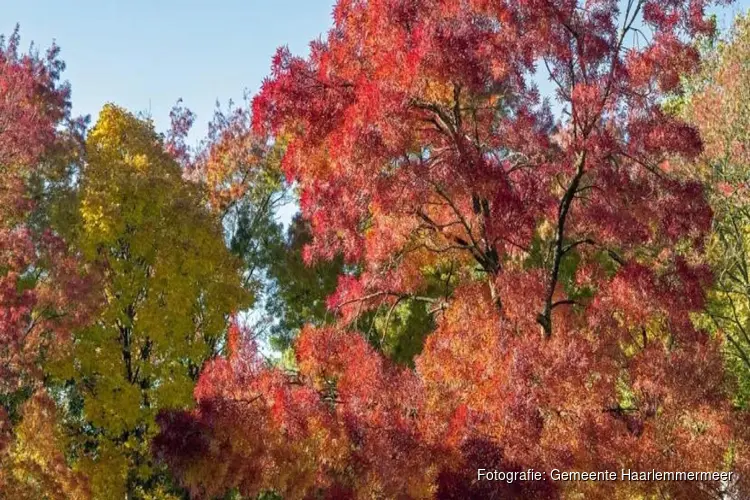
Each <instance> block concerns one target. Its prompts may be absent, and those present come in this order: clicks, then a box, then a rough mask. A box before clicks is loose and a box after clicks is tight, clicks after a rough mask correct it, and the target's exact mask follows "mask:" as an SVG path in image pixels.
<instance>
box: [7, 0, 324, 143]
mask: <svg viewBox="0 0 750 500" xmlns="http://www.w3.org/2000/svg"><path fill="white" fill-rule="evenodd" d="M332 5H333V0H307V1H305V0H213V1H206V0H203V1H200V0H179V1H178V0H130V1H122V0H121V1H114V0H76V1H74V2H67V1H60V0H0V12H2V21H1V22H0V32H2V33H6V34H8V33H10V32H11V31H12V30H13V27H14V25H15V24H16V23H20V25H21V45H22V47H24V48H26V47H28V44H29V43H30V42H31V41H32V40H33V41H34V42H35V43H36V44H37V45H38V46H40V47H44V48H46V47H48V46H49V45H50V44H51V43H52V41H53V40H56V41H57V43H58V45H60V47H61V49H62V58H63V60H64V61H65V62H66V64H67V69H66V71H65V74H64V77H65V78H66V79H67V80H69V81H70V82H71V85H72V89H73V106H74V112H75V113H76V114H91V115H92V118H93V119H96V115H97V113H98V111H99V109H101V107H102V105H104V104H105V103H107V102H115V103H116V104H119V105H121V106H124V107H126V108H128V109H130V110H131V111H135V112H138V111H148V110H149V106H150V111H151V115H152V117H153V118H154V120H155V122H156V125H157V128H159V129H160V130H164V129H166V127H167V126H168V124H169V110H170V108H171V107H172V105H173V104H174V103H175V102H176V100H177V99H178V98H180V97H182V98H183V99H184V101H185V104H186V106H188V107H189V108H190V109H192V110H193V111H194V112H196V113H197V115H198V120H197V122H196V126H195V129H194V131H193V133H192V134H191V139H192V140H197V139H199V138H200V137H201V136H202V135H203V134H204V133H205V131H206V124H207V121H208V120H209V119H210V117H211V116H212V113H213V109H214V105H215V102H216V100H217V99H219V100H220V101H221V102H222V104H225V103H226V102H227V101H228V100H229V99H230V98H232V99H234V100H235V101H238V102H239V101H241V100H242V96H243V90H244V89H245V88H247V89H248V90H250V91H252V92H254V91H256V90H257V89H258V88H259V86H260V84H261V82H262V80H263V78H264V77H265V76H266V75H267V74H268V72H269V69H270V64H271V57H272V56H273V53H274V51H275V50H276V48H277V47H278V46H280V45H285V44H286V45H289V47H290V48H291V50H292V51H293V52H295V53H306V51H307V45H308V43H309V41H310V40H312V39H314V38H317V37H318V36H320V35H321V34H324V33H325V32H326V31H327V30H328V28H329V27H330V25H331V11H332Z"/></svg>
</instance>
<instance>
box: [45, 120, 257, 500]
mask: <svg viewBox="0 0 750 500" xmlns="http://www.w3.org/2000/svg"><path fill="white" fill-rule="evenodd" d="M86 147H87V163H86V165H85V166H84V168H83V170H82V175H81V191H80V205H79V215H80V223H79V226H78V228H77V230H76V233H77V234H76V237H77V239H78V241H79V245H80V247H81V249H82V251H83V253H84V255H85V256H86V258H87V259H88V260H89V261H90V262H93V263H96V264H97V265H98V266H100V268H101V270H102V271H101V272H102V274H103V285H102V288H101V293H102V294H103V299H104V302H105V305H104V307H103V308H102V310H101V312H100V314H99V315H98V317H97V318H96V320H95V321H94V322H93V323H92V324H91V325H90V326H89V327H87V328H85V329H83V330H81V331H80V332H79V334H78V335H77V337H76V339H75V347H74V352H73V356H72V360H71V362H70V363H69V364H68V365H67V366H65V367H60V373H59V375H61V376H62V378H63V379H66V380H68V382H69V383H68V385H69V386H72V387H74V389H73V390H72V391H71V392H70V395H69V397H68V398H67V400H68V401H70V402H71V404H70V408H69V409H70V416H69V418H70V419H71V420H72V421H73V422H74V423H75V424H76V425H77V426H78V433H79V436H80V439H79V443H78V446H77V447H75V450H74V454H75V455H77V461H78V468H79V469H81V470H84V471H86V472H87V473H88V475H89V476H90V478H91V488H92V492H93V494H94V497H95V498H124V497H126V498H167V497H169V493H168V491H169V489H170V485H169V480H168V478H167V477H166V476H164V471H163V470H161V469H160V468H159V467H158V465H157V464H155V463H153V461H152V459H151V458H150V441H151V438H152V436H153V435H154V434H155V432H156V431H157V428H156V424H155V415H156V414H157V412H158V411H159V410H162V409H166V408H184V407H187V406H189V405H190V404H191V400H192V389H193V385H194V380H195V379H196V377H197V375H198V373H199V371H200V368H201V366H202V364H203V362H204V361H205V360H207V359H209V358H211V357H213V356H215V355H216V354H217V353H218V352H220V351H221V348H222V346H223V338H224V337H223V335H224V333H225V330H226V325H227V320H228V318H229V316H230V315H231V314H232V313H233V312H235V311H237V310H239V309H242V308H245V307H248V306H249V305H250V303H251V297H250V296H249V294H248V293H247V292H245V291H244V289H243V288H242V285H241V276H240V263H239V262H238V261H237V260H236V259H235V258H234V257H232V256H231V254H230V253H229V251H228V250H227V248H226V247H225V245H224V240H223V239H222V231H221V225H220V223H219V221H218V219H217V218H216V217H215V216H213V215H212V214H211V213H210V212H209V210H208V209H207V208H206V207H205V205H204V203H202V201H201V200H202V199H203V194H202V193H201V192H200V189H199V187H197V186H196V185H195V184H193V183H190V182H189V181H186V180H184V179H183V176H182V170H181V167H180V166H179V164H178V163H177V162H176V161H175V159H174V158H173V157H172V156H170V155H169V153H168V152H167V150H166V149H165V147H164V141H163V138H162V137H161V136H160V135H159V134H157V133H156V132H155V131H154V128H153V125H152V123H151V122H150V121H147V120H142V119H139V118H137V117H136V116H134V115H132V114H130V113H128V112H127V111H125V110H123V109H121V108H119V107H117V106H114V105H107V106H105V107H104V108H103V110H102V111H101V114H100V116H99V121H98V122H97V124H96V126H95V127H94V128H93V129H92V130H91V132H90V134H89V136H88V139H87V143H86Z"/></svg>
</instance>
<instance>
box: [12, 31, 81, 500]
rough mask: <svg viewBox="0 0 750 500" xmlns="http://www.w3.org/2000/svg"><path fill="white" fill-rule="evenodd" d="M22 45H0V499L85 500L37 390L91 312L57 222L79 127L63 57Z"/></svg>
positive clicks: (77, 263) (49, 405)
mask: <svg viewBox="0 0 750 500" xmlns="http://www.w3.org/2000/svg"><path fill="white" fill-rule="evenodd" d="M19 44H20V36H19V31H18V28H16V30H15V31H14V32H13V34H12V35H11V36H10V37H9V38H8V39H5V38H2V39H1V40H0V89H2V90H1V93H2V99H1V100H0V101H1V102H0V497H2V498H11V497H12V498H43V497H52V498H59V497H60V496H61V495H63V494H64V495H67V496H68V497H69V498H81V497H83V496H85V492H86V485H85V480H84V478H82V477H80V476H79V475H77V474H75V473H73V472H72V471H71V470H70V469H69V468H68V466H67V463H66V460H65V456H64V454H63V448H64V440H63V439H62V438H61V431H60V429H59V427H58V426H57V423H56V422H55V411H54V404H53V401H52V400H51V399H50V398H49V396H48V395H47V394H46V393H44V391H43V389H42V385H43V382H44V365H45V364H46V363H48V362H50V361H53V360H57V359H60V358H61V357H62V356H65V355H66V354H67V352H68V349H69V347H70V339H71V336H72V331H73V330H74V329H75V328H77V327H80V326H81V325H83V324H85V323H86V321H88V318H89V317H90V313H91V312H92V309H93V308H94V307H95V305H96V302H95V300H92V295H91V294H90V293H89V290H90V287H91V286H92V284H93V283H94V282H95V280H92V276H91V275H90V273H89V272H88V269H86V266H85V265H84V264H83V263H82V261H81V259H80V258H79V255H78V254H77V253H76V252H75V250H74V249H71V248H70V245H69V244H68V242H66V240H65V239H64V238H63V237H62V234H61V228H60V227H58V226H56V225H55V224H53V219H54V218H55V217H54V213H53V212H54V205H55V203H54V200H55V199H56V198H57V197H58V196H59V195H61V194H62V193H63V192H64V191H65V188H66V187H67V185H68V182H67V181H68V180H69V177H68V175H69V174H70V171H71V169H73V168H75V166H76V165H77V164H78V163H77V160H78V154H79V152H80V131H81V126H82V124H83V120H79V119H73V118H72V117H71V114H70V99H69V98H70V89H69V87H68V85H67V84H66V83H62V82H61V81H60V78H61V75H62V71H63V70H64V67H65V65H64V63H63V62H62V61H61V60H60V58H59V49H58V48H57V47H56V46H54V45H53V46H52V47H50V48H49V50H47V52H46V54H44V55H40V54H39V53H38V51H36V50H34V49H33V48H32V50H30V51H29V53H26V54H22V53H21V52H20V51H19Z"/></svg>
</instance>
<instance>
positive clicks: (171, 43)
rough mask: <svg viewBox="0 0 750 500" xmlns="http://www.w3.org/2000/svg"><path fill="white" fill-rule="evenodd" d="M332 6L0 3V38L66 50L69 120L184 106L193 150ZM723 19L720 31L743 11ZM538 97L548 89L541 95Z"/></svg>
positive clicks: (325, 22)
mask: <svg viewBox="0 0 750 500" xmlns="http://www.w3.org/2000/svg"><path fill="white" fill-rule="evenodd" d="M332 5H333V0H213V1H209V0H179V1H178V0H131V1H124V0H120V1H114V0H76V1H75V2H65V1H60V0H0V12H2V22H0V32H3V33H9V32H10V31H11V30H12V29H13V26H14V25H15V23H16V22H18V23H20V25H21V36H22V45H23V46H24V47H25V46H27V44H28V43H30V42H31V41H32V40H33V41H34V42H35V43H36V44H38V45H39V46H41V47H47V46H48V45H49V44H50V43H51V42H52V41H53V40H56V41H57V43H58V44H59V45H60V46H61V48H62V57H63V59H64V60H65V61H66V63H67V65H68V67H67V70H66V72H65V78H66V79H68V80H69V81H70V82H71V85H72V88H73V104H74V111H75V112H76V113H77V114H91V115H92V117H93V118H94V119H95V118H96V115H97V113H98V111H99V109H101V107H102V105H103V104H105V103H106V102H115V103H117V104H119V105H122V106H124V107H126V108H128V109H130V110H131V111H135V112H138V111H149V110H150V113H151V116H152V117H153V118H154V120H155V122H156V125H157V128H159V129H160V130H164V129H165V128H166V127H167V126H168V123H169V118H168V116H169V110H170V108H171V107H172V105H173V104H174V103H175V102H176V100H177V99H178V98H180V97H182V98H183V99H184V101H185V104H186V105H187V106H188V107H189V108H190V109H192V110H193V111H194V112H196V113H197V115H198V120H197V123H196V127H195V128H194V130H193V133H192V134H191V141H196V140H198V139H199V138H200V137H201V136H202V135H203V134H204V133H205V131H206V123H207V121H208V120H209V119H210V117H211V115H212V112H213V109H214V104H215V102H216V100H217V99H219V100H220V101H221V102H222V103H226V102H227V100H228V99H230V98H232V99H234V100H235V101H238V102H239V101H241V99H242V95H243V91H244V89H248V90H250V91H251V92H254V91H256V90H257V89H258V87H259V86H260V84H261V82H262V80H263V78H264V77H265V76H266V75H267V74H268V71H269V68H270V61H271V57H272V55H273V53H274V51H275V50H276V48H277V47H278V46H280V45H285V44H286V45H289V47H290V48H291V50H292V52H294V53H297V54H300V53H306V51H307V45H308V43H309V41H310V40H312V39H314V38H316V37H318V36H320V35H322V34H325V32H326V31H327V30H328V28H329V27H330V25H331V10H332ZM748 6H750V0H740V1H739V2H737V3H735V4H734V5H733V6H731V7H729V8H724V9H722V10H721V11H720V12H719V22H720V26H722V27H726V26H729V25H730V24H731V19H732V18H733V17H734V14H736V13H737V12H739V11H741V10H746V9H747V8H748ZM542 86H543V87H544V84H543V85H542Z"/></svg>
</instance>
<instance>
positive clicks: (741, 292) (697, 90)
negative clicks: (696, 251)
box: [675, 16, 750, 459]
mask: <svg viewBox="0 0 750 500" xmlns="http://www.w3.org/2000/svg"><path fill="white" fill-rule="evenodd" d="M705 51H706V53H707V57H706V58H705V61H704V64H703V67H702V70H701V72H700V73H699V74H697V75H695V76H694V77H693V78H692V79H690V80H689V81H688V84H689V86H690V92H689V93H688V94H687V95H686V96H685V97H684V99H682V100H681V101H678V102H677V106H676V107H675V108H676V109H675V110H676V111H677V112H678V113H679V114H680V115H682V116H684V117H685V118H686V119H687V120H689V121H690V122H691V123H693V124H695V126H696V127H697V128H698V129H699V130H700V132H701V137H702V138H703V140H704V144H705V149H704V151H703V154H702V155H701V158H700V160H699V161H697V162H694V163H691V164H689V165H686V166H685V167H687V168H686V170H687V171H688V172H689V173H691V174H692V175H695V176H696V177H697V178H699V179H701V180H703V181H704V182H705V183H706V185H707V186H709V188H710V190H709V201H710V203H711V207H712V208H713V210H714V214H715V216H714V221H713V228H712V235H711V238H710V240H709V243H708V247H707V255H708V257H709V262H710V263H711V265H712V266H713V268H714V273H715V275H716V282H715V283H714V286H713V287H712V288H711V292H710V295H709V301H708V306H707V310H706V313H707V314H706V315H705V316H704V317H703V318H702V321H703V323H704V324H705V326H706V327H707V328H709V329H711V330H713V331H714V332H716V333H717V334H719V335H720V336H721V337H722V338H723V340H724V346H725V350H726V353H727V361H728V365H729V367H730V369H731V371H732V373H733V374H734V375H735V376H736V379H737V384H736V389H737V390H736V392H735V404H736V406H737V407H738V408H740V409H742V410H743V411H744V412H746V411H747V409H748V402H749V400H750V337H749V336H748V332H749V331H748V321H749V320H750V291H749V290H750V288H748V286H749V285H750V278H749V277H748V273H747V269H748V265H750V260H749V257H748V253H747V249H748V245H749V244H750V239H749V237H750V211H748V209H749V208H750V203H749V202H750V199H749V198H748V191H747V187H748V186H747V179H748V172H750V154H748V153H749V152H750V135H749V132H748V131H749V130H750V109H748V107H747V104H746V103H747V102H748V97H750V96H748V86H750V71H748V68H747V61H748V59H749V58H750V19H748V17H747V16H740V17H738V18H737V19H736V20H735V24H734V26H733V28H732V30H731V32H730V33H729V35H728V36H727V38H726V39H724V40H720V41H718V43H717V42H716V41H713V43H712V44H711V45H709V46H708V47H707V48H706V50H705ZM745 418H747V417H746V416H745ZM745 453H746V452H745ZM739 459H742V456H741V455H740V457H739Z"/></svg>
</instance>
